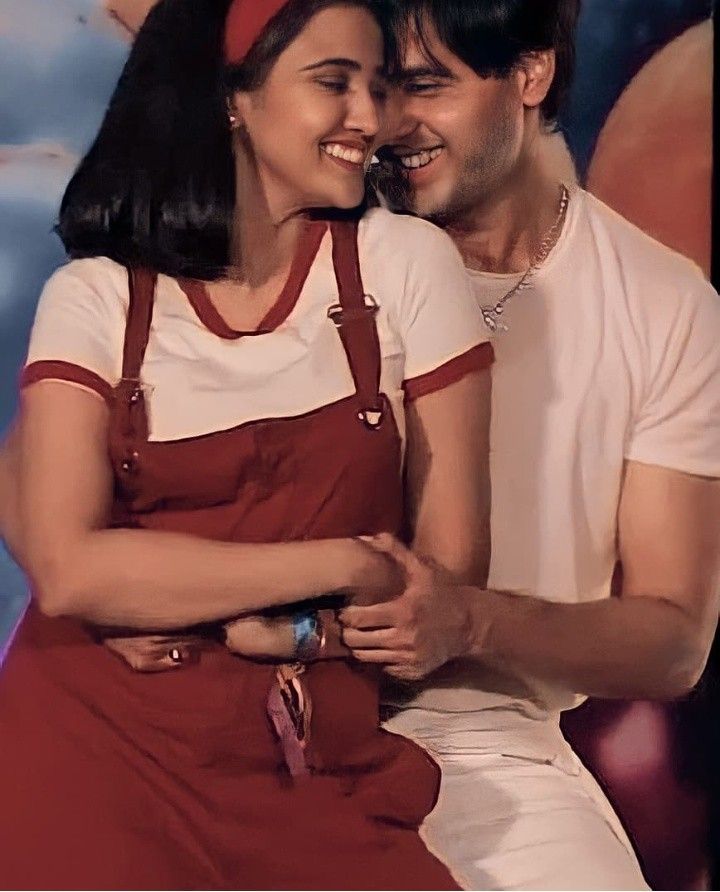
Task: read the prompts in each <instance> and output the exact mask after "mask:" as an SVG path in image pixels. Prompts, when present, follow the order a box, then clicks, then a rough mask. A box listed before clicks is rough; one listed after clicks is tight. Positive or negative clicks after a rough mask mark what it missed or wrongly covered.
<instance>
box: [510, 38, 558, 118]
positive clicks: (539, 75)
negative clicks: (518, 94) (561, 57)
mask: <svg viewBox="0 0 720 892" xmlns="http://www.w3.org/2000/svg"><path fill="white" fill-rule="evenodd" d="M555 67H556V63H555V50H544V51H543V52H538V53H528V54H527V55H526V56H523V58H522V59H521V60H520V63H519V66H518V68H519V70H520V72H521V73H522V75H523V84H522V101H523V105H525V107H526V108H537V107H538V106H539V105H541V104H542V103H543V102H544V101H545V99H546V97H547V94H548V93H549V92H550V87H551V86H552V83H553V80H554V79H555Z"/></svg>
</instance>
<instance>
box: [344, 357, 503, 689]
mask: <svg viewBox="0 0 720 892" xmlns="http://www.w3.org/2000/svg"><path fill="white" fill-rule="evenodd" d="M490 382H491V378H490V372H489V371H483V372H477V373H475V374H472V375H468V376H467V377H465V378H463V379H462V380H461V381H459V382H458V383H456V384H453V385H451V386H450V387H447V388H446V389H445V390H441V391H438V392H436V393H434V394H431V395H429V396H426V397H423V398H422V399H418V400H417V402H416V403H415V404H414V405H412V406H411V407H409V411H408V466H407V471H408V473H407V481H408V485H407V491H408V499H409V510H410V514H411V520H412V522H413V525H414V542H413V548H414V549H415V550H416V551H417V552H418V554H420V555H421V556H422V557H423V558H424V559H425V561H426V562H429V563H431V564H432V565H433V566H434V567H437V569H438V570H439V573H438V574H437V576H438V579H441V580H443V581H447V583H448V584H447V585H438V586H437V587H436V589H435V590H434V592H433V594H434V597H433V598H430V597H426V596H424V597H422V598H420V597H414V592H413V590H412V587H413V585H414V582H413V577H412V575H410V577H409V587H408V589H407V590H406V591H405V593H404V594H403V596H402V597H400V598H399V599H397V600H393V601H392V602H390V603H388V604H379V605H376V606H370V607H365V606H357V605H352V606H350V607H348V608H347V609H346V610H344V611H343V612H342V613H341V614H340V619H341V622H342V624H343V626H344V635H343V637H344V641H345V644H346V645H347V646H348V647H350V648H351V649H352V651H353V654H354V656H355V657H356V659H358V660H360V661H361V662H365V663H376V664H379V665H381V666H383V667H384V669H385V671H386V672H387V673H388V674H390V675H393V676H395V677H397V678H401V679H404V680H415V679H418V678H421V677H424V676H425V675H427V674H429V672H431V671H433V670H434V669H437V668H439V667H440V666H442V665H444V664H445V663H447V662H448V661H450V660H452V659H454V658H455V657H458V656H461V654H462V645H463V644H464V641H465V628H464V627H465V625H466V622H467V619H466V617H467V611H466V610H465V604H464V601H463V600H462V599H461V598H460V597H457V598H454V597H453V595H454V593H456V592H460V591H462V590H463V589H464V586H466V585H484V584H485V581H486V578H487V573H488V566H489V560H490V473H489V454H490V447H489V440H490V436H489V435H490V412H491V401H490V397H491V383H490ZM377 544H378V547H379V548H381V549H383V550H384V551H385V552H387V553H388V554H389V555H391V556H393V557H395V556H396V552H397V553H398V559H399V560H402V559H403V558H402V549H401V548H400V547H399V546H398V547H396V546H395V543H394V541H393V540H387V539H382V538H381V539H380V540H379V541H378V543H377ZM421 670H422V671H421Z"/></svg>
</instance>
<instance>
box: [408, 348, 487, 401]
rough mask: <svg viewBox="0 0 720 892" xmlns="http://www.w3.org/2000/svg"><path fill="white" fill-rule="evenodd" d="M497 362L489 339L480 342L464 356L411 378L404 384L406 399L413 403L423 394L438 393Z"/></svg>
mask: <svg viewBox="0 0 720 892" xmlns="http://www.w3.org/2000/svg"><path fill="white" fill-rule="evenodd" d="M494 362H495V351H494V350H493V346H492V344H491V343H490V342H489V341H486V342H485V343H484V344H478V346H477V347H473V348H472V349H471V350H468V351H467V353H463V354H462V356H456V357H455V359H451V360H450V361H449V362H446V363H445V364H444V365H441V366H440V367H439V368H437V369H435V370H434V371H432V372H428V373H427V374H426V375H419V376H418V377H417V378H411V379H410V380H409V381H406V382H405V383H404V384H403V389H404V390H405V401H406V402H408V403H412V402H414V401H415V400H418V399H420V398H421V397H423V396H429V395H430V394H431V393H437V391H438V390H444V389H445V388H446V387H450V385H451V384H457V382H458V381H461V380H462V379H463V378H465V377H466V376H467V375H470V374H472V373H473V372H480V371H482V370H483V369H489V368H490V366H491V365H492V364H493V363H494Z"/></svg>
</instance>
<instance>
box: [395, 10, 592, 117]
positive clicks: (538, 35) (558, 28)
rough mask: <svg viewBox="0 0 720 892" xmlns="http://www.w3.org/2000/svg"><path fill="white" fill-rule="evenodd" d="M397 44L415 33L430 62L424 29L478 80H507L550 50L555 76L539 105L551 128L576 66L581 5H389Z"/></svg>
mask: <svg viewBox="0 0 720 892" xmlns="http://www.w3.org/2000/svg"><path fill="white" fill-rule="evenodd" d="M389 2H390V5H391V8H392V19H393V28H394V30H395V32H396V34H397V35H398V37H399V39H400V41H401V43H402V42H404V41H405V40H407V38H408V37H409V36H410V35H411V34H417V35H418V37H419V40H420V43H421V47H422V49H423V50H424V51H425V54H426V55H427V56H428V59H429V61H430V62H432V63H434V64H437V60H436V59H434V58H433V56H432V53H430V52H429V49H428V45H427V44H428V40H427V28H428V26H434V28H435V30H436V31H437V34H438V37H439V38H440V40H441V41H442V43H443V44H444V45H445V46H447V48H448V49H449V50H450V51H451V52H452V53H453V54H454V55H456V56H457V57H458V58H459V59H461V60H462V61H463V62H464V63H465V64H466V65H467V66H469V67H470V68H472V69H473V71H475V72H476V73H477V74H478V75H479V76H480V77H501V78H504V77H508V75H509V74H510V73H511V72H512V70H513V69H514V68H515V67H516V66H517V65H518V64H519V63H520V62H521V61H522V59H523V57H524V56H527V55H528V54H530V53H533V52H542V51H547V50H554V51H555V55H556V60H557V62H556V68H557V71H556V75H555V80H554V82H553V85H552V87H551V88H550V91H549V93H548V95H547V97H546V99H545V101H544V102H543V104H542V113H543V117H544V119H545V121H546V122H548V123H554V122H555V121H556V120H557V116H558V113H559V111H560V107H561V104H562V101H563V99H564V98H565V95H566V93H567V91H568V89H569V87H570V83H571V80H572V76H573V71H574V67H575V29H576V25H577V19H578V14H579V11H580V0H389Z"/></svg>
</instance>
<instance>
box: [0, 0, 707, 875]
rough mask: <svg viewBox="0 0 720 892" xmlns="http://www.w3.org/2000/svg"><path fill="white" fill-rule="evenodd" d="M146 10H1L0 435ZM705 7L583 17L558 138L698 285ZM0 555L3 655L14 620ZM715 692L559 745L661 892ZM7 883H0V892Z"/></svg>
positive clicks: (576, 718) (7, 0) (577, 719)
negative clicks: (77, 183)
mask: <svg viewBox="0 0 720 892" xmlns="http://www.w3.org/2000/svg"><path fill="white" fill-rule="evenodd" d="M150 5H151V0H0V434H1V433H2V431H3V430H4V429H6V427H7V425H8V423H9V422H10V419H11V418H12V416H13V414H14V411H15V407H16V397H17V393H16V381H17V374H18V371H19V369H20V367H21V365H22V362H23V359H24V354H25V349H26V345H27V338H28V333H29V329H30V325H31V322H32V318H33V315H34V311H35V305H36V301H37V298H38V295H39V292H40V289H41V287H42V284H43V282H44V280H45V279H46V278H47V277H48V276H49V274H50V273H51V272H52V271H53V269H55V267H57V266H58V265H59V264H60V263H61V262H62V261H63V251H62V247H61V245H60V242H59V240H58V239H57V238H56V237H55V236H54V235H53V234H52V227H53V224H54V221H55V216H56V212H57V207H58V203H59V200H60V197H61V195H62V192H63V189H64V186H65V184H66V182H67V180H68V178H69V177H70V175H71V173H72V171H73V169H74V168H75V166H76V164H77V162H78V160H79V157H80V156H81V154H82V153H83V152H84V150H85V149H86V148H87V147H88V146H89V143H90V141H91V140H92V138H93V136H94V133H95V131H96V129H97V127H98V125H99V122H100V119H101V117H102V114H103V110H104V108H105V105H106V103H107V100H108V98H109V96H110V93H111V91H112V88H113V86H114V83H115V81H116V79H117V76H118V74H119V72H120V69H121V67H122V65H123V62H124V59H125V57H126V55H127V49H128V44H129V41H130V39H131V35H132V33H133V31H134V30H135V29H136V28H137V27H138V25H139V24H140V23H141V22H142V20H143V18H144V16H145V14H146V12H147V9H148V8H149V6H150ZM711 7H712V0H584V2H583V12H582V17H581V24H580V34H579V44H578V68H577V76H576V80H575V84H574V87H573V91H572V95H571V97H570V99H569V102H568V105H567V108H566V109H565V111H564V114H563V120H562V124H563V133H564V135H565V138H566V142H567V145H568V147H569V149H570V152H571V155H572V158H573V160H574V163H575V165H576V168H577V172H578V176H579V178H580V180H581V181H582V182H583V183H584V184H586V185H587V186H588V188H589V189H590V190H591V191H593V192H594V193H595V194H597V195H598V196H599V197H601V198H602V199H603V200H604V201H606V202H607V203H608V204H610V205H611V206H613V207H614V208H616V209H617V210H618V211H619V212H620V213H622V214H624V215H625V216H626V217H628V218H629V219H631V220H633V221H634V222H635V223H637V224H638V225H640V226H642V227H643V228H644V229H645V230H646V231H647V232H649V233H650V234H652V235H653V236H655V237H656V238H658V239H659V240H661V241H662V242H664V243H665V244H667V245H670V246H671V247H674V248H676V249H677V250H679V251H682V252H683V253H685V254H686V255H688V256H690V257H692V258H693V259H694V260H696V262H697V263H699V264H700V265H701V266H702V267H703V269H704V270H705V271H706V273H708V274H709V271H710V257H711V177H712V80H713V71H712V59H713V27H712V20H711V15H712V8H711ZM25 598H26V591H25V585H24V581H23V579H22V576H21V574H20V573H19V571H18V570H17V568H15V566H14V565H13V564H12V562H11V561H10V559H9V557H8V556H7V554H6V553H5V552H4V551H3V549H2V545H0V652H1V651H2V646H3V644H4V643H6V642H7V641H8V640H9V637H10V635H11V632H12V629H13V628H14V625H15V624H16V622H17V619H18V617H19V616H20V614H21V611H22V608H23V605H24V603H25ZM715 694H716V692H715V684H714V679H713V678H712V677H711V676H709V677H708V679H707V681H706V682H705V685H704V686H703V689H702V690H701V692H700V693H699V694H698V695H696V696H695V697H693V698H690V700H689V701H688V702H687V703H684V704H679V705H677V706H672V707H664V706H658V705H652V704H643V703H640V704H627V703H613V704H605V703H589V704H587V705H586V706H585V707H583V708H582V709H581V710H578V711H576V712H575V713H574V714H572V715H571V716H569V717H567V719H566V730H567V733H568V734H569V735H570V736H571V737H572V738H573V740H574V742H575V744H576V746H577V747H578V749H579V750H580V752H581V754H582V755H583V757H584V758H585V759H586V760H587V761H588V762H589V763H590V764H591V766H592V767H593V769H594V770H595V771H596V773H598V774H599V776H600V779H601V781H602V782H603V784H604V785H605V787H606V789H607V790H608V792H609V794H610V795H611V797H612V798H613V799H614V800H615V802H616V805H617V806H618V808H619V810H620V812H621V814H622V816H623V818H624V820H625V822H626V823H627V824H628V826H629V829H630V831H631V833H632V835H633V838H634V839H635V841H636V844H637V846H638V848H639V850H640V854H641V856H642V858H643V861H644V863H645V866H646V870H647V873H648V875H649V878H650V880H651V883H652V885H653V886H654V887H655V888H657V889H700V888H718V887H717V885H714V886H711V885H710V884H711V880H710V878H709V877H710V872H711V870H712V852H711V845H712V843H711V842H709V838H710V837H711V836H712V834H713V832H714V827H713V825H712V823H711V815H712V812H713V809H714V803H713V801H712V798H711V797H710V795H709V791H710V789H711V786H712V782H713V772H712V770H711V766H710V759H711V757H712V754H713V752H712V751H713V746H712V743H711V742H712V741H717V737H718V735H717V720H716V719H715V718H714V709H713V707H715V708H716V706H717V704H716V702H715V701H716V699H717V698H716V696H715ZM1 879H2V871H1V867H0V883H1Z"/></svg>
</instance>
